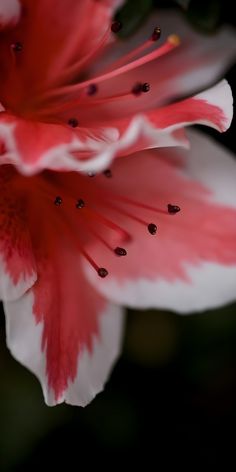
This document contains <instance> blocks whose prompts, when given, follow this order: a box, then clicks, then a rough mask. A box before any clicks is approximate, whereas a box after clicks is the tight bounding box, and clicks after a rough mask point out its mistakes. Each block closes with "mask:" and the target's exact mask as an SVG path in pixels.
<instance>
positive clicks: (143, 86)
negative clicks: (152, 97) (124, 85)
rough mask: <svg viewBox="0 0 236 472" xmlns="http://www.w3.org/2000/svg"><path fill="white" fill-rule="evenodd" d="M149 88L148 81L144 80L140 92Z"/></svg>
mask: <svg viewBox="0 0 236 472" xmlns="http://www.w3.org/2000/svg"><path fill="white" fill-rule="evenodd" d="M149 90H150V84H149V83H148V82H145V83H144V84H143V85H142V92H145V93H146V92H149Z"/></svg>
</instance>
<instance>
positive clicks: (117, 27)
mask: <svg viewBox="0 0 236 472" xmlns="http://www.w3.org/2000/svg"><path fill="white" fill-rule="evenodd" d="M121 28H122V23H121V22H120V21H118V20H116V21H113V22H112V24H111V31H112V33H119V31H120V30H121Z"/></svg>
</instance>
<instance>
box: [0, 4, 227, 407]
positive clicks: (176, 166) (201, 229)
mask: <svg viewBox="0 0 236 472" xmlns="http://www.w3.org/2000/svg"><path fill="white" fill-rule="evenodd" d="M121 3H122V2H121V1H118V0H117V1H115V0H100V1H98V0H96V1H95V0H81V1H78V0H67V1H65V0H57V1H56V0H50V2H49V1H48V0H37V1H34V0H1V1H0V41H1V43H0V56H1V61H0V103H1V105H0V107H1V108H0V163H1V166H0V182H1V198H0V258H1V259H0V297H1V299H2V300H3V303H4V310H5V314H6V329H7V343H8V346H9V349H10V350H11V352H12V354H13V356H14V357H15V358H16V359H18V360H19V361H20V362H21V363H22V364H24V365H25V366H27V367H28V368H29V369H30V370H31V371H32V372H34V373H35V374H36V375H37V377H38V378H39V380H40V382H41V384H42V387H43V392H44V397H45V401H46V402H47V404H48V405H54V404H56V403H60V402H63V401H65V402H67V403H71V404H77V405H85V404H87V403H88V402H89V401H91V399H92V398H93V397H94V396H95V395H96V393H97V392H99V391H100V390H101V389H102V388H103V385H104V382H105V381H106V380H107V377H108V375H109V373H110V370H111V368H112V366H113V364H114V362H115V360H116V359H117V356H118V354H119V352H120V345H121V340H122V326H123V314H122V308H121V305H126V306H130V307H140V308H147V307H161V308H167V309H173V310H175V311H177V312H181V313H187V312H189V311H196V310H204V309H206V308H209V307H214V306H218V305H221V304H224V303H227V302H229V301H232V300H233V299H234V298H235V280H236V209H235V206H236V189H235V176H236V166H235V162H234V160H233V158H232V156H230V154H229V153H228V152H226V151H225V150H224V149H222V148H221V147H220V146H219V145H216V144H215V143H214V142H213V141H211V140H210V139H209V138H207V137H205V136H204V135H202V134H200V133H199V132H196V131H192V130H189V131H187V132H186V130H185V128H186V127H187V126H189V125H193V124H197V123H198V124H204V125H208V126H211V127H213V128H215V129H217V130H218V131H220V132H222V131H225V130H226V129H227V128H228V127H229V125H230V122H231V119H232V94H231V91H230V87H229V85H228V83H227V82H226V81H225V80H223V81H220V82H217V81H218V79H220V76H221V74H222V72H223V70H224V68H225V67H226V66H227V65H228V64H229V63H230V61H231V60H232V58H233V56H234V54H235V47H234V44H235V43H234V40H233V39H232V38H234V36H233V32H232V31H231V30H229V29H225V30H222V31H221V32H220V33H218V35H216V36H214V37H212V38H205V39H203V38H201V37H200V36H199V35H198V34H197V33H194V32H191V31H190V29H189V28H188V27H187V26H186V25H184V23H183V22H182V21H180V20H179V19H178V18H177V16H176V14H175V13H174V14H173V13H172V12H168V13H167V14H162V15H161V14H158V16H157V18H151V20H150V21H149V22H148V23H147V25H146V26H145V27H144V29H143V30H142V31H141V32H139V33H138V34H137V35H135V36H134V38H132V39H131V40H130V41H128V42H123V43H122V41H120V40H119V39H118V38H117V32H118V31H119V29H120V28H121V24H120V23H119V22H117V21H114V20H113V15H114V11H115V9H116V8H117V7H119V6H120V5H121ZM160 27H161V29H162V34H161V30H160ZM177 33H179V34H180V37H179V36H178V34H177ZM127 43H128V44H127ZM208 86H210V88H208V89H207V90H205V91H203V89H204V87H208Z"/></svg>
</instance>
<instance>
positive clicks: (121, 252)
mask: <svg viewBox="0 0 236 472" xmlns="http://www.w3.org/2000/svg"><path fill="white" fill-rule="evenodd" d="M114 253H115V254H116V255H117V256H126V255H127V251H126V250H125V249H124V248H123V247H116V248H115V249H114Z"/></svg>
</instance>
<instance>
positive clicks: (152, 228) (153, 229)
mask: <svg viewBox="0 0 236 472" xmlns="http://www.w3.org/2000/svg"><path fill="white" fill-rule="evenodd" d="M148 231H149V233H150V234H156V232H157V226H156V225H154V223H149V225H148Z"/></svg>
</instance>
